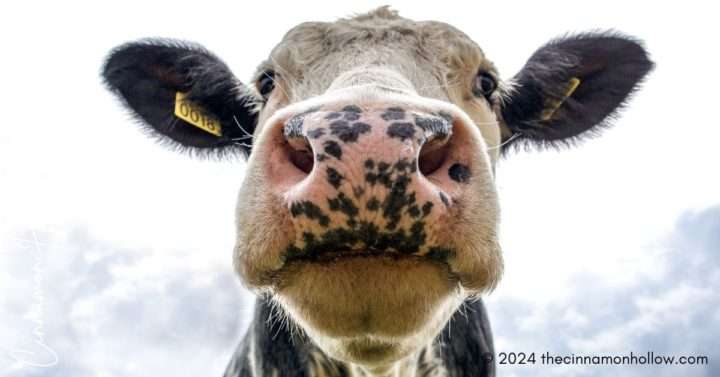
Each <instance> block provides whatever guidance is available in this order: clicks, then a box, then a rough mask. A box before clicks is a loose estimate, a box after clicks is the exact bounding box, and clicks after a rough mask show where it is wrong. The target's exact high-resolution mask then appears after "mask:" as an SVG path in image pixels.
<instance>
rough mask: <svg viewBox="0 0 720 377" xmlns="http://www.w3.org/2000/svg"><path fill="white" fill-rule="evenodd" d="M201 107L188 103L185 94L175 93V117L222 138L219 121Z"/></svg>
mask: <svg viewBox="0 0 720 377" xmlns="http://www.w3.org/2000/svg"><path fill="white" fill-rule="evenodd" d="M206 114H207V111H205V110H203V109H202V108H201V107H200V106H198V105H196V104H194V103H192V102H190V101H187V100H186V99H185V93H181V92H177V93H175V116H176V117H178V118H180V119H182V120H184V121H186V122H188V123H190V124H192V125H193V126H195V127H197V128H199V129H201V130H203V131H205V132H209V133H211V134H213V135H215V136H222V128H221V127H220V122H218V120H217V119H215V118H212V117H210V116H208V115H206Z"/></svg>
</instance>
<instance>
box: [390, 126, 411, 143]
mask: <svg viewBox="0 0 720 377" xmlns="http://www.w3.org/2000/svg"><path fill="white" fill-rule="evenodd" d="M387 134H388V136H390V137H393V138H397V139H400V140H401V141H405V139H410V138H412V137H413V136H414V135H415V125H413V124H412V123H408V122H396V123H393V124H391V125H390V127H388V129H387Z"/></svg>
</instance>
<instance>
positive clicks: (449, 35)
mask: <svg viewBox="0 0 720 377" xmlns="http://www.w3.org/2000/svg"><path fill="white" fill-rule="evenodd" d="M367 65H386V66H387V65H389V66H392V67H394V68H396V69H397V70H399V71H400V72H401V73H402V74H404V75H406V76H407V78H408V79H409V80H410V81H412V82H413V83H414V84H415V85H416V86H417V87H419V88H418V89H421V88H422V87H425V86H431V85H443V86H444V85H447V83H452V82H454V81H456V79H459V78H461V77H465V76H466V75H471V74H473V73H474V72H477V71H478V70H485V71H490V72H494V73H496V72H495V68H494V66H493V64H492V63H491V62H490V61H489V60H488V59H487V58H486V57H485V55H484V54H483V51H482V50H481V49H480V47H479V46H478V45H477V44H476V43H475V42H474V41H473V40H472V39H470V38H469V37H468V36H467V35H465V33H463V32H461V31H460V30H458V29H457V28H455V27H453V26H451V25H448V24H446V23H443V22H436V21H413V20H409V19H406V18H402V17H399V16H397V14H396V13H395V12H393V11H390V10H387V9H384V8H381V9H378V10H375V11H373V12H370V13H367V14H362V15H359V16H356V17H353V18H346V19H340V20H337V21H335V22H306V23H302V24H300V25H297V26H296V27H294V28H292V29H291V30H290V31H288V32H287V33H286V35H285V36H284V37H283V40H282V41H281V42H280V43H279V44H278V45H277V46H276V47H275V48H274V49H273V51H272V52H271V54H270V58H269V59H268V60H267V61H266V62H264V63H263V64H261V66H260V67H259V69H258V72H257V75H258V76H259V75H260V74H262V72H263V71H264V70H266V69H274V70H277V71H278V73H280V74H281V75H284V76H286V79H289V80H291V81H293V82H294V84H295V85H296V86H308V85H309V86H311V87H314V88H315V90H310V91H311V92H312V91H321V90H324V89H325V88H326V87H327V86H328V85H329V82H326V81H328V80H332V79H333V78H334V77H337V76H338V75H339V74H340V73H342V72H344V71H347V70H349V69H352V68H355V67H358V66H367ZM311 80H312V81H313V82H312V83H310V82H308V81H311ZM318 81H319V82H318ZM297 89H299V90H301V91H304V90H302V89H301V88H297ZM419 91H421V92H422V90H419ZM316 94H318V93H303V95H300V97H307V96H308V95H316ZM420 94H421V95H422V94H423V93H420ZM432 96H433V97H435V96H434V95H432Z"/></svg>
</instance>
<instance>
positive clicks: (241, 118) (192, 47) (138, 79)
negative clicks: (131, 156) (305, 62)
mask: <svg viewBox="0 0 720 377" xmlns="http://www.w3.org/2000/svg"><path fill="white" fill-rule="evenodd" d="M102 77H103V79H104V81H105V83H106V85H107V86H108V88H109V89H110V90H111V91H112V92H114V93H115V94H116V95H118V96H119V97H120V98H121V99H122V100H123V103H124V104H125V105H126V106H127V107H128V108H129V109H130V110H131V111H132V113H133V115H135V117H136V118H137V119H138V120H139V121H140V123H141V124H142V125H143V126H144V128H146V129H147V130H148V131H150V134H152V135H155V136H159V139H160V140H161V141H168V142H169V144H170V145H172V146H174V147H181V149H185V150H188V151H190V152H192V153H194V154H205V155H207V154H214V153H220V154H225V153H227V152H232V151H240V152H242V153H245V154H247V153H249V152H250V148H251V145H252V137H251V136H250V135H252V133H253V131H254V129H255V125H256V118H257V115H256V111H255V109H254V106H255V103H256V99H255V98H256V97H255V96H254V95H253V94H252V93H251V91H250V90H249V89H248V88H246V87H245V86H244V85H243V84H242V83H241V82H240V81H239V80H238V79H237V78H235V76H234V75H233V74H232V72H231V71H230V69H229V68H228V67H227V66H226V65H225V63H223V62H222V61H221V60H220V59H218V58H217V57H215V56H214V55H213V54H211V53H210V52H209V51H207V50H206V49H204V48H203V47H202V46H199V45H197V44H193V43H188V42H181V41H175V40H168V39H144V40H140V41H136V42H131V43H128V44H125V45H122V46H119V47H117V48H115V49H114V50H112V51H111V52H110V54H109V56H108V58H107V60H106V62H105V65H104V66H103V68H102Z"/></svg>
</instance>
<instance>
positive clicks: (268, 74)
mask: <svg viewBox="0 0 720 377" xmlns="http://www.w3.org/2000/svg"><path fill="white" fill-rule="evenodd" d="M257 88H258V91H260V95H261V96H263V98H264V99H267V98H268V96H269V95H270V93H272V91H273V89H275V72H273V71H271V70H267V71H265V72H263V73H262V74H261V75H260V78H259V79H258V81H257Z"/></svg>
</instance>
